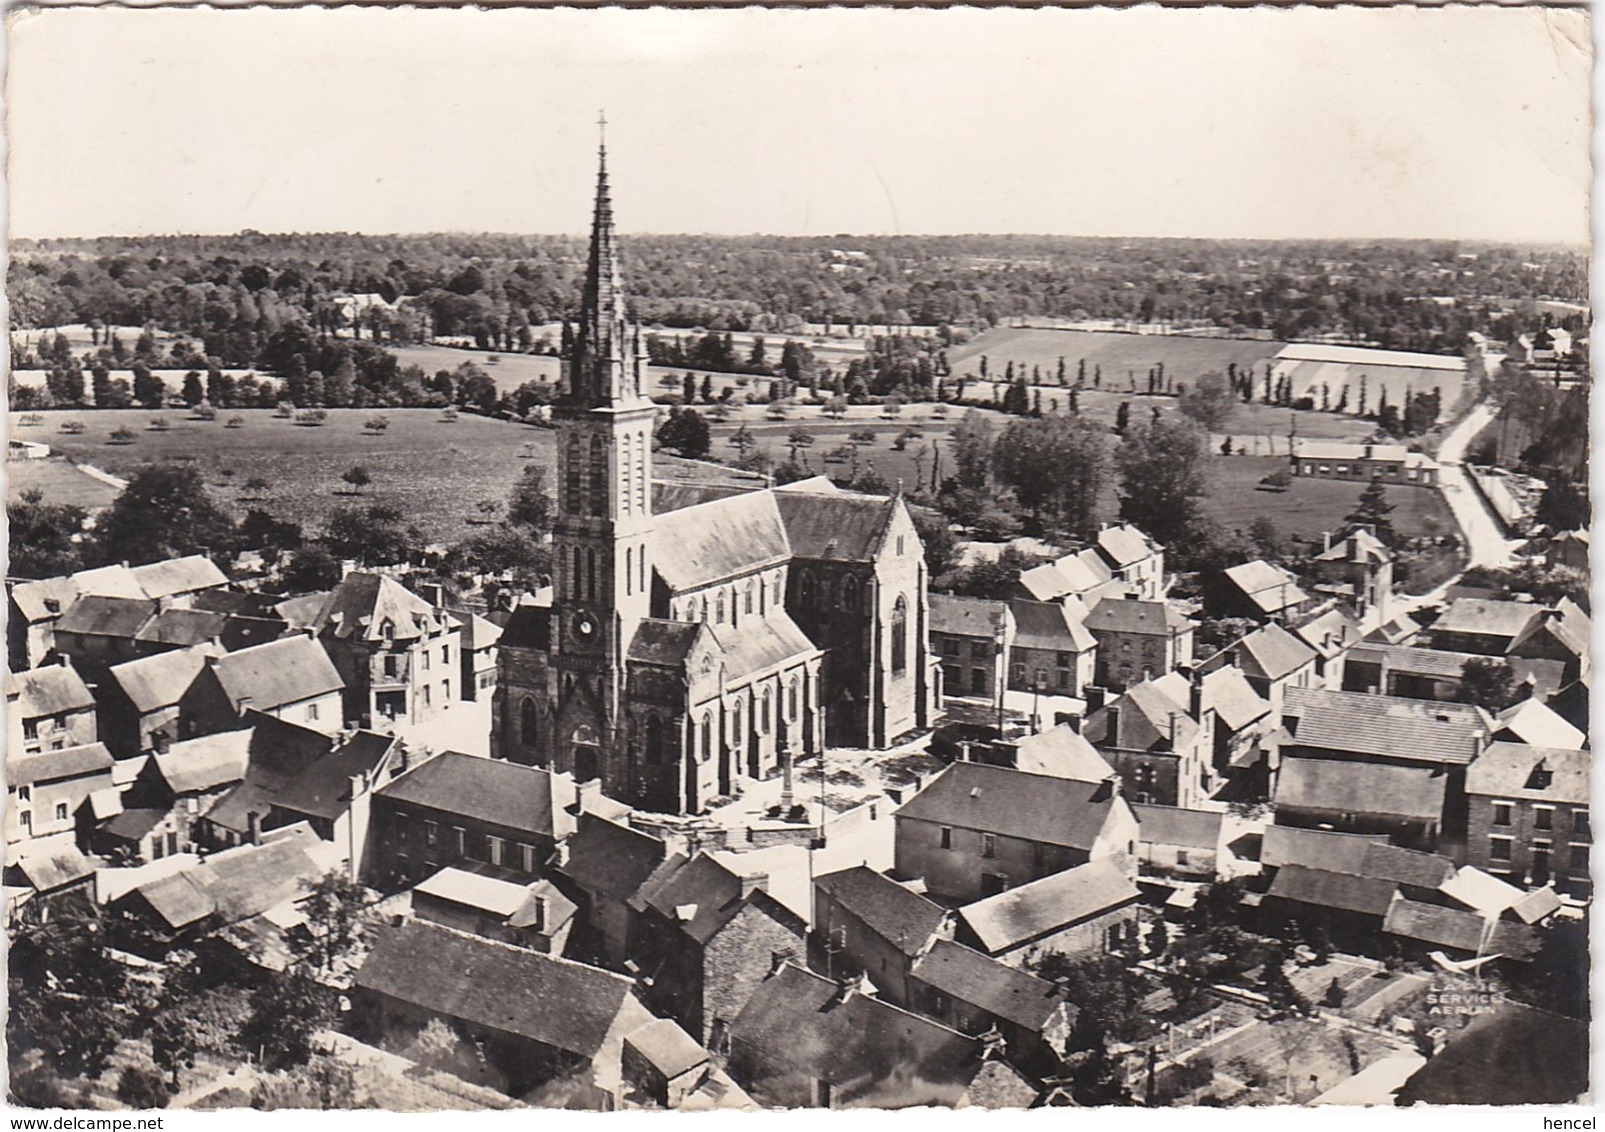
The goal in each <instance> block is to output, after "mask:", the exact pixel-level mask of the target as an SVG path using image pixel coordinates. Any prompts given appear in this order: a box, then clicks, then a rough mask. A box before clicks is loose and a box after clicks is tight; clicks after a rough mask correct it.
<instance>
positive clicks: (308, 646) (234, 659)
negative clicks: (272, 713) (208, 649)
mask: <svg viewBox="0 0 1605 1132" xmlns="http://www.w3.org/2000/svg"><path fill="white" fill-rule="evenodd" d="M212 672H213V673H214V674H215V675H216V676H217V682H218V683H219V684H220V685H222V687H223V692H224V694H225V695H226V696H228V699H229V703H231V704H237V703H239V702H240V701H241V700H249V701H250V706H251V707H253V708H256V709H258V710H259V711H269V710H272V709H274V708H279V707H283V706H284V705H285V704H293V703H299V702H301V701H303V700H310V699H315V698H316V697H318V696H325V695H328V694H329V693H331V692H338V691H340V690H341V689H343V688H344V687H345V681H344V680H342V679H340V674H339V673H338V672H336V671H335V668H334V663H333V662H332V661H331V660H330V659H329V654H328V653H326V652H324V651H323V646H322V645H320V644H318V642H317V641H315V640H313V639H312V638H311V637H303V636H301V635H299V634H297V635H296V636H293V637H285V638H284V639H283V640H279V641H269V642H268V643H267V644H265V645H253V646H252V647H251V648H248V649H241V650H240V651H239V652H231V653H228V654H227V655H225V656H220V657H218V658H217V659H216V661H215V662H214V663H213V665H212Z"/></svg>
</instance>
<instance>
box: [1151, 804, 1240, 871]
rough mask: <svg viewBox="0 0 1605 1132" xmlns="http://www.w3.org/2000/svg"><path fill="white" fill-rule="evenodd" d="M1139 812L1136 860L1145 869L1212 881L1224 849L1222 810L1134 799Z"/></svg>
mask: <svg viewBox="0 0 1605 1132" xmlns="http://www.w3.org/2000/svg"><path fill="white" fill-rule="evenodd" d="M1131 810H1132V813H1134V814H1136V815H1137V860H1138V861H1139V862H1140V864H1141V866H1142V871H1143V872H1144V873H1147V874H1157V875H1160V876H1173V877H1182V878H1186V879H1189V880H1203V881H1212V880H1214V879H1215V864H1216V860H1217V859H1218V857H1219V855H1220V849H1221V844H1220V840H1221V824H1222V814H1221V813H1220V812H1219V811H1217V810H1184V809H1180V808H1178V807H1176V806H1152V805H1144V804H1142V803H1133V804H1132V807H1131Z"/></svg>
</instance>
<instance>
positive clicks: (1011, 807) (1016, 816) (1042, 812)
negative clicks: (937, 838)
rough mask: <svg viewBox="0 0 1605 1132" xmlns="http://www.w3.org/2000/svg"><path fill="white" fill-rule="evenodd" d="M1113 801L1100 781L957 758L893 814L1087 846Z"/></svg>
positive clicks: (1035, 839)
mask: <svg viewBox="0 0 1605 1132" xmlns="http://www.w3.org/2000/svg"><path fill="white" fill-rule="evenodd" d="M1116 801H1117V798H1116V796H1115V795H1113V794H1112V793H1111V792H1110V791H1109V789H1108V787H1107V786H1104V785H1103V784H1100V783H1089V782H1077V781H1074V780H1073V779H1068V778H1056V777H1052V776H1049V775H1043V774H1027V773H1026V772H1024V771H1018V770H1010V769H1008V768H1006V767H995V766H986V765H984V764H982V763H971V762H957V763H953V764H951V765H949V766H948V767H947V768H946V769H945V770H943V771H942V772H941V773H940V774H938V775H937V776H936V778H935V779H933V780H932V781H931V783H930V785H928V786H927V787H925V789H924V790H921V791H920V792H919V793H918V794H916V795H914V797H913V798H911V799H909V800H908V801H907V802H906V803H904V805H903V807H902V808H901V809H899V810H898V811H897V813H896V817H897V818H898V819H899V820H904V819H911V820H917V821H927V822H934V823H936V824H939V825H948V826H958V827H961V828H963V829H973V830H979V831H982V832H986V833H1001V834H1004V835H1006V836H1009V837H1018V838H1021V839H1023V840H1026V841H1040V842H1042V843H1044V844H1047V845H1064V846H1068V847H1070V848H1073V849H1081V850H1091V849H1092V847H1093V845H1094V843H1095V842H1096V841H1097V839H1098V836H1099V834H1100V833H1102V832H1103V828H1104V825H1105V823H1107V821H1108V820H1109V813H1110V811H1111V810H1112V809H1113V808H1114V806H1115V804H1116ZM1121 804H1122V805H1123V804H1124V803H1121Z"/></svg>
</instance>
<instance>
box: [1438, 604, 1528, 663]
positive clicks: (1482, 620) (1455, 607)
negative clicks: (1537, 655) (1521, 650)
mask: <svg viewBox="0 0 1605 1132" xmlns="http://www.w3.org/2000/svg"><path fill="white" fill-rule="evenodd" d="M1541 615H1542V607H1541V606H1536V605H1533V604H1532V603H1531V602H1523V601H1492V600H1488V599H1485V598H1475V597H1461V598H1456V599H1455V600H1454V601H1452V602H1450V603H1449V607H1448V608H1447V609H1445V610H1444V611H1443V616H1441V617H1439V618H1438V620H1436V621H1435V622H1433V624H1432V629H1431V634H1432V647H1433V648H1435V649H1442V650H1444V651H1445V652H1467V653H1476V654H1478V655H1479V656H1504V655H1505V654H1507V653H1508V652H1510V648H1511V646H1512V645H1513V644H1515V643H1516V640H1517V639H1518V638H1519V637H1521V636H1522V635H1523V634H1524V633H1526V632H1527V630H1528V628H1529V626H1531V625H1532V623H1533V622H1534V621H1535V620H1537V619H1538V618H1539V617H1540V616H1541Z"/></svg>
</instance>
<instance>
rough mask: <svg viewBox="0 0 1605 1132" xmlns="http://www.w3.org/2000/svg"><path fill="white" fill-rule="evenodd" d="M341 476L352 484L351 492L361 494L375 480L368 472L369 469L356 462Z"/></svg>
mask: <svg viewBox="0 0 1605 1132" xmlns="http://www.w3.org/2000/svg"><path fill="white" fill-rule="evenodd" d="M340 478H341V479H342V480H344V481H345V482H346V483H348V484H350V485H351V493H352V494H353V495H361V494H362V489H363V488H365V487H367V486H368V485H369V484H371V483H372V482H373V477H372V476H371V475H369V474H368V469H367V468H365V467H364V466H363V465H361V464H354V465H352V466H351V467H350V468H347V469H346V471H345V474H344V475H342V476H341V477H340Z"/></svg>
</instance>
